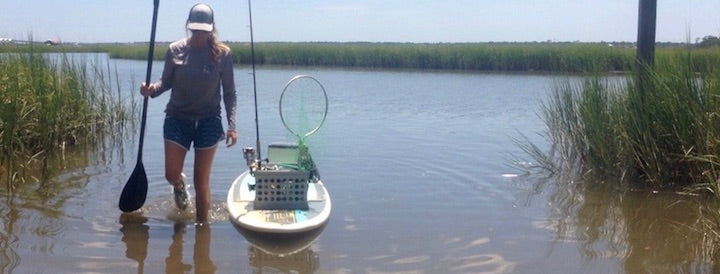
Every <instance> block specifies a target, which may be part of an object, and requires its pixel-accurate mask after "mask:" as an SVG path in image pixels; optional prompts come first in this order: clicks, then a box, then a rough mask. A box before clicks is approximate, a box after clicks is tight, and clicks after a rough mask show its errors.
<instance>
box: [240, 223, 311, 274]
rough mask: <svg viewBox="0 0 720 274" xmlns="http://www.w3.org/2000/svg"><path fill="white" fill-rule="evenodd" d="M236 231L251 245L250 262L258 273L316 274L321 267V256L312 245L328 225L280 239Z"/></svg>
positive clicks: (244, 230) (283, 236) (245, 231)
mask: <svg viewBox="0 0 720 274" xmlns="http://www.w3.org/2000/svg"><path fill="white" fill-rule="evenodd" d="M235 228H236V229H237V230H238V231H239V232H240V234H242V235H243V236H245V239H247V241H248V242H250V245H249V246H248V259H249V260H250V265H251V266H252V267H253V269H254V270H255V273H266V272H269V273H277V272H280V273H315V271H317V270H318V268H319V267H320V256H319V255H318V254H317V253H315V252H314V251H313V250H312V248H310V246H311V245H312V243H313V242H314V241H315V240H316V239H317V238H318V236H320V233H321V232H322V231H323V230H324V229H325V227H324V226H323V227H321V228H318V229H315V230H312V231H309V232H305V233H301V234H297V235H279V236H278V235H267V234H263V233H257V232H253V231H249V230H246V229H243V228H241V227H237V226H235Z"/></svg>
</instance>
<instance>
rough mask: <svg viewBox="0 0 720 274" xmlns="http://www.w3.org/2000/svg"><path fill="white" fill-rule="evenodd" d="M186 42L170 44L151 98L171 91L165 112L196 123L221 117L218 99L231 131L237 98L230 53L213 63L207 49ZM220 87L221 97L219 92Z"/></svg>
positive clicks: (233, 126)
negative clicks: (223, 108) (196, 47)
mask: <svg viewBox="0 0 720 274" xmlns="http://www.w3.org/2000/svg"><path fill="white" fill-rule="evenodd" d="M188 42H189V41H188V39H182V40H179V41H177V42H174V43H172V44H170V47H169V48H168V50H167V53H166V54H165V67H164V69H163V73H162V77H161V78H160V81H159V82H156V83H154V84H153V85H155V87H156V91H155V93H153V94H152V95H151V97H153V98H155V97H157V96H159V95H160V94H162V93H163V92H165V91H167V90H169V89H172V91H171V93H170V101H169V102H168V104H167V107H166V109H165V113H167V114H168V115H169V116H172V117H176V118H180V119H188V120H200V119H204V118H208V117H211V116H219V115H220V114H221V108H220V100H221V99H222V101H223V103H224V104H225V113H226V115H227V123H228V129H229V130H235V121H236V119H235V113H236V100H237V95H236V91H235V79H234V76H233V65H232V53H231V52H229V51H228V52H227V54H224V55H222V56H220V60H219V62H218V64H215V63H214V62H213V58H212V53H211V51H210V48H209V47H208V48H204V49H195V48H192V47H190V45H189V43H188ZM221 88H222V94H221V92H220V89H221Z"/></svg>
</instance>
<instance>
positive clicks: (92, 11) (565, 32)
mask: <svg viewBox="0 0 720 274" xmlns="http://www.w3.org/2000/svg"><path fill="white" fill-rule="evenodd" d="M197 1H198V0H190V1H186V0H162V1H160V6H159V15H158V26H157V28H158V29H157V36H156V40H157V41H174V40H177V39H180V38H183V37H186V36H187V35H188V33H187V31H185V20H186V19H187V13H188V11H189V10H190V7H192V5H193V4H195V3H197ZM204 3H207V4H209V5H210V6H211V7H213V9H214V10H215V22H216V26H217V28H218V31H219V36H220V39H221V40H224V41H240V42H242V41H250V28H249V16H248V2H247V1H243V0H206V1H205V2H204ZM0 6H1V7H2V10H0V38H12V39H15V40H27V38H28V37H32V39H33V40H34V41H44V40H46V39H56V38H59V39H60V40H62V41H63V42H81V43H93V42H103V43H104V42H146V41H148V40H149V38H150V26H151V21H152V10H153V0H122V1H120V0H114V1H100V0H53V1H47V0H21V1H18V0H12V1H11V0H0ZM718 14H720V0H658V4H657V31H656V41H658V42H695V41H697V39H698V38H701V37H704V36H707V35H712V36H720V16H718ZM252 16H253V36H254V41H256V42H265V41H285V42H304V41H326V42H355V41H365V42H413V43H440V42H447V43H456V42H541V41H555V42H572V41H581V42H620V41H622V42H633V41H635V40H636V39H637V18H638V0H432V1H431V0H413V1H410V0H362V1H361V0H305V1H302V0H256V1H253V2H252Z"/></svg>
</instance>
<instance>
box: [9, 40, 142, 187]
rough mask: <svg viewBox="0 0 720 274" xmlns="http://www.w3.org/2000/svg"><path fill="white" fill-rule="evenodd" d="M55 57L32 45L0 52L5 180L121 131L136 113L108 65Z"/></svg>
mask: <svg viewBox="0 0 720 274" xmlns="http://www.w3.org/2000/svg"><path fill="white" fill-rule="evenodd" d="M57 56H58V58H56V59H55V60H52V58H50V57H48V56H47V55H43V54H41V53H39V52H38V51H35V50H34V49H33V48H32V47H28V48H23V49H18V50H17V51H15V52H8V53H3V54H1V55H0V169H4V171H5V172H4V173H5V174H6V177H5V178H3V179H4V180H6V181H7V182H8V183H12V182H15V181H23V180H26V179H27V178H25V176H23V174H24V173H23V172H24V171H27V169H28V168H36V165H35V164H33V162H36V161H41V162H42V160H43V159H47V158H48V156H49V155H51V154H53V153H57V152H58V151H61V150H63V149H65V148H66V147H67V146H80V145H92V144H97V143H99V142H102V141H103V139H104V138H105V137H107V136H117V135H122V134H119V133H122V132H118V131H123V130H124V128H125V126H126V125H130V124H132V121H133V120H134V119H133V117H134V116H135V115H136V114H135V113H136V108H137V107H136V106H135V104H134V103H132V102H134V101H128V100H129V99H130V98H125V97H123V96H120V94H119V83H118V84H117V86H116V90H117V92H118V94H113V87H112V86H111V84H110V83H111V80H112V78H111V75H112V74H111V70H110V67H109V65H108V67H107V68H101V67H100V66H99V65H98V62H95V63H94V64H93V63H91V62H88V61H87V60H74V59H72V58H71V57H69V56H68V55H67V54H60V55H57ZM105 69H107V70H105ZM116 81H117V74H116ZM128 122H131V123H128Z"/></svg>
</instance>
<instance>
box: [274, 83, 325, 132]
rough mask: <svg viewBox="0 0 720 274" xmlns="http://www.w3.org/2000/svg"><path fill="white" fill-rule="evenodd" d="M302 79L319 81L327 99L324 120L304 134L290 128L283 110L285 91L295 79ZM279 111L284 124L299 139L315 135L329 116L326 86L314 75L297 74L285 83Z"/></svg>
mask: <svg viewBox="0 0 720 274" xmlns="http://www.w3.org/2000/svg"><path fill="white" fill-rule="evenodd" d="M300 79H310V80H312V81H314V82H315V83H317V85H318V86H319V87H320V90H321V91H322V94H323V99H324V100H325V111H324V112H323V117H322V120H320V123H318V125H317V126H315V128H313V129H312V130H310V131H308V132H306V133H305V134H303V135H302V136H301V134H300V132H295V131H293V130H292V129H291V128H290V126H288V124H287V122H286V121H285V117H284V116H283V111H282V110H283V98H284V97H285V92H287V91H288V88H289V87H290V85H291V84H292V83H293V82H295V81H297V80H300ZM279 112H280V120H282V123H283V125H284V126H285V128H286V129H287V130H288V131H290V133H292V134H293V135H295V136H297V137H298V138H299V139H301V140H302V139H304V138H305V137H308V136H310V135H313V134H314V133H315V132H317V131H318V130H319V129H320V127H322V125H323V124H324V123H325V118H327V113H328V98H327V92H325V87H324V86H323V85H322V83H320V81H318V80H317V79H315V78H313V77H312V76H309V75H297V76H295V77H293V78H292V79H290V81H288V83H287V84H285V88H283V92H282V94H280V106H279Z"/></svg>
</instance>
